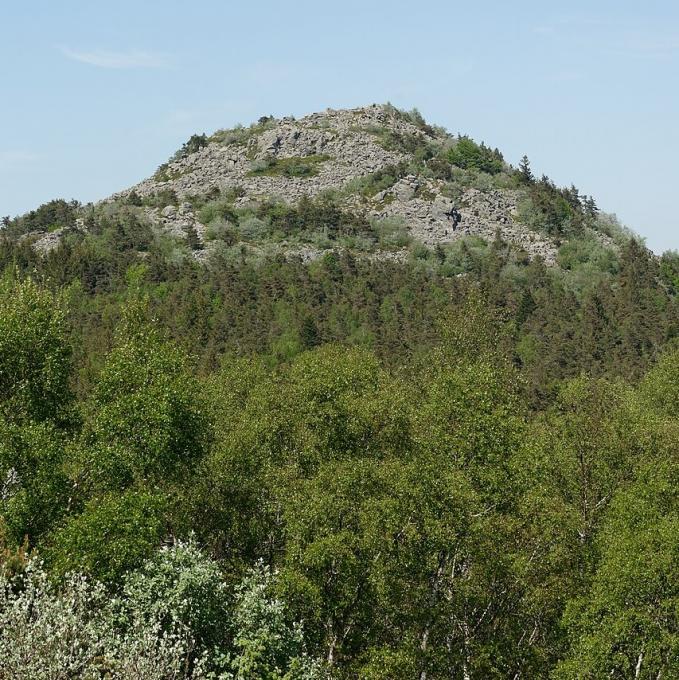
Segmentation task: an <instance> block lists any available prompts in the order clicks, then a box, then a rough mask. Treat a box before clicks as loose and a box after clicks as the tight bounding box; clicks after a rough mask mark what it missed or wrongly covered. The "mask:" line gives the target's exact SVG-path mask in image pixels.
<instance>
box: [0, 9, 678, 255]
mask: <svg viewBox="0 0 679 680" xmlns="http://www.w3.org/2000/svg"><path fill="white" fill-rule="evenodd" d="M0 26H2V27H3V29H4V30H3V31H2V38H0V215H16V214H20V213H23V212H25V211H27V210H30V209H32V208H35V207H37V206H38V205H39V204H41V203H43V202H45V201H47V200H50V199H52V198H67V199H70V198H76V199H78V200H80V201H82V202H87V201H94V200H98V199H101V198H104V197H106V196H108V195H109V194H111V193H113V192H115V191H118V190H120V189H123V188H126V187H128V186H130V185H132V184H134V183H136V182H138V181H140V180H141V179H143V178H145V177H148V176H149V175H151V174H152V173H153V172H154V171H155V169H156V168H157V166H158V165H160V164H161V163H162V162H164V161H165V160H167V158H168V157H169V156H170V155H171V154H172V153H173V152H174V151H175V150H176V149H177V148H178V147H180V146H181V144H182V143H183V142H184V141H186V140H187V139H188V137H190V136H191V134H193V133H201V132H207V133H210V132H212V131H214V130H216V129H219V128H227V127H232V126H233V125H235V124H236V123H243V124H249V123H250V122H252V121H255V120H256V119H257V118H259V117H260V116H262V115H275V116H277V117H278V116H284V115H294V116H298V117H299V116H303V115H305V114H307V113H311V112H313V111H320V110H323V109H325V108H328V107H330V108H345V107H355V106H363V105H368V104H372V103H384V102H387V101H390V102H391V103H392V104H394V105H396V106H398V107H399V108H405V109H411V108H414V107H416V108H418V109H419V110H420V112H421V113H422V114H423V115H424V117H425V118H426V119H427V121H429V122H431V123H434V124H437V125H441V126H443V127H445V128H447V129H448V130H449V131H450V132H452V133H462V134H468V135H470V136H472V137H473V138H474V139H476V140H477V141H485V142H486V143H487V144H489V145H491V146H493V147H498V148H499V149H500V150H501V151H502V152H503V154H504V156H505V159H506V160H507V161H509V162H510V163H512V164H514V165H517V164H518V161H519V159H520V158H521V157H522V156H523V155H524V154H527V155H528V157H529V158H530V160H531V165H532V168H533V170H534V172H535V174H537V175H542V174H543V173H545V174H547V175H549V177H551V178H552V179H553V180H554V181H555V182H557V184H560V185H565V184H567V185H570V184H571V183H573V184H575V185H576V186H577V187H578V188H579V189H580V191H581V192H582V193H585V194H591V195H593V196H594V197H595V199H596V200H597V202H598V204H599V206H600V207H601V208H602V209H603V210H605V211H607V212H613V213H615V214H617V216H618V218H619V219H620V220H621V221H622V222H623V223H624V224H626V225H627V226H629V227H631V228H632V229H633V230H634V231H636V232H637V233H638V234H640V235H641V236H643V237H644V238H645V239H646V243H647V245H648V246H649V247H650V248H652V249H653V250H654V251H656V252H658V253H660V252H662V251H664V250H667V249H679V209H678V207H677V196H678V194H679V181H678V180H679V170H678V168H679V125H678V123H679V87H678V85H679V3H677V2H676V0H662V1H654V0H646V2H636V1H634V2H633V1H631V0H616V1H609V0H588V1H587V2H585V1H583V0H569V2H561V3H549V2H544V0H542V1H541V2H537V1H532V0H526V1H523V0H514V2H506V0H504V1H500V0H488V1H485V2H484V0H476V2H473V3H472V2H469V1H466V2H457V1H456V0H447V1H428V0H419V1H418V2H413V0H409V1H408V2H402V1H401V0H389V1H382V0H378V1H376V2H369V0H363V1H356V0H341V1H340V0H335V1H334V2H324V1H323V0H315V1H307V0H302V1H299V2H295V0H290V1H289V2H285V3H284V2H280V1H279V2H273V1H271V0H259V1H258V2H248V3H246V2H228V1H226V0H225V1H222V2H219V1H217V0H193V1H192V2H187V1H181V2H179V1H176V0H163V1H162V2H160V1H157V0H146V1H142V0H136V2H130V1H129V0H116V1H115V2H103V1H102V2H94V1H92V0H90V1H87V2H84V1H76V0H72V1H71V0H60V1H59V2H55V1H54V0H51V1H45V0H31V2H13V1H12V0H0Z"/></svg>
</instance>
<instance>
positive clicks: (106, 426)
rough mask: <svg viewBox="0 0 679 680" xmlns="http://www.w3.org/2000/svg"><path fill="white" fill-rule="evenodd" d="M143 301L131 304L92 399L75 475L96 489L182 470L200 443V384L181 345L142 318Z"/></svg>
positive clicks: (202, 444)
mask: <svg viewBox="0 0 679 680" xmlns="http://www.w3.org/2000/svg"><path fill="white" fill-rule="evenodd" d="M145 306H146V305H145V303H144V302H143V301H132V302H130V303H129V305H128V308H127V310H126V312H125V318H124V319H123V322H122V323H121V325H120V327H119V328H118V331H117V343H116V347H115V348H114V349H113V350H112V352H111V353H110V354H109V356H108V357H107V359H106V363H105V364H104V367H103V369H102V371H101V373H100V375H99V377H98V379H97V382H96V386H95V390H94V394H93V398H92V402H91V404H90V405H89V409H88V411H89V413H88V417H87V422H86V424H85V429H84V434H83V438H82V442H81V449H80V450H81V454H80V457H81V472H80V474H81V475H82V477H83V478H84V479H86V480H87V482H88V485H90V486H93V487H94V488H104V489H105V488H115V489H122V488H125V487H126V486H128V485H130V484H132V483H133V482H135V481H141V480H148V479H149V478H153V477H154V476H159V475H161V474H162V475H168V474H172V472H173V471H177V470H178V469H182V470H185V469H186V468H187V466H190V465H191V464H192V463H193V462H195V461H196V460H197V459H199V458H200V457H201V455H202V454H203V452H204V450H205V445H206V436H207V434H208V430H207V422H206V418H205V412H204V410H203V408H202V405H201V397H200V389H199V384H198V382H197V380H196V379H195V378H194V377H193V376H192V375H191V374H190V372H189V370H188V366H187V359H186V357H185V356H184V354H183V353H182V352H181V351H180V350H179V348H178V347H177V346H176V345H174V344H173V343H171V342H167V341H164V340H163V339H162V337H161V334H160V332H159V331H158V329H156V328H154V327H153V325H152V324H150V323H149V322H147V321H146V319H145V318H144V317H145Z"/></svg>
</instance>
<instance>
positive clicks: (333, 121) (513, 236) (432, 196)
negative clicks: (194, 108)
mask: <svg viewBox="0 0 679 680" xmlns="http://www.w3.org/2000/svg"><path fill="white" fill-rule="evenodd" d="M385 135H391V136H392V137H393V136H396V137H397V138H399V136H400V139H407V138H417V139H418V140H419V141H421V142H429V143H434V144H443V145H445V144H448V143H449V138H448V137H447V136H446V135H445V133H443V132H441V131H435V130H432V129H431V128H427V127H421V126H418V125H416V124H414V123H413V122H411V120H410V119H408V118H407V117H405V116H401V115H398V114H397V113H395V111H394V109H392V108H391V107H389V106H376V105H373V106H369V107H365V108H358V109H350V110H339V111H335V110H332V109H327V110H326V111H323V112H320V113H314V114H311V115H309V116H306V117H304V118H302V119H300V120H295V119H293V118H289V117H288V118H282V119H279V120H274V119H271V120H267V121H266V122H263V123H262V124H260V125H258V126H254V127H252V128H248V129H242V130H240V132H239V134H235V133H234V134H231V133H229V134H227V133H224V134H223V135H221V136H220V133H217V134H216V135H215V136H214V137H213V141H211V142H210V143H209V144H208V145H207V146H205V147H203V148H201V149H200V150H198V151H197V152H195V153H192V154H190V155H188V156H186V157H185V158H181V159H179V160H176V161H173V162H170V163H169V164H168V165H167V167H166V169H165V172H164V173H163V174H162V181H159V180H158V179H157V178H153V177H152V178H150V179H147V180H145V181H143V182H141V183H139V184H137V185H136V186H134V187H132V188H131V189H129V190H127V191H124V192H121V193H120V194H116V195H114V196H113V197H112V198H117V197H121V196H126V195H128V194H129V193H130V192H131V191H135V192H136V194H137V195H139V196H141V197H144V196H150V195H153V194H156V193H158V192H159V191H161V190H164V189H171V190H173V191H174V192H175V193H176V195H177V196H178V197H179V199H180V201H183V202H182V203H181V204H180V205H179V206H178V207H175V206H167V207H166V208H163V209H162V211H158V210H149V209H147V214H148V216H149V218H150V219H151V220H152V222H153V223H154V224H156V225H157V226H158V227H159V228H161V229H163V230H164V231H166V233H168V234H171V235H173V236H176V237H178V238H186V234H187V232H188V231H189V230H191V229H195V231H196V233H197V234H198V237H199V239H200V241H201V242H203V241H204V234H205V227H204V226H203V225H202V224H200V223H199V222H198V221H197V220H196V217H195V215H194V214H193V212H192V211H191V204H190V203H188V202H187V201H186V200H185V199H186V198H187V197H189V196H191V195H204V194H206V193H208V192H210V191H211V190H213V189H215V188H217V189H219V190H229V189H236V188H237V189H238V190H239V192H240V193H241V194H242V196H241V198H239V199H237V205H247V204H249V203H252V202H258V201H261V200H263V199H266V198H272V199H279V200H283V201H286V202H289V203H294V202H297V201H298V200H299V199H301V198H302V197H303V196H309V197H313V196H316V195H318V194H320V193H322V192H324V191H327V190H333V191H335V192H339V195H340V196H341V197H342V200H343V201H344V203H345V205H346V206H347V207H349V208H351V209H352V210H355V211H361V212H364V213H365V214H366V215H367V216H369V217H371V218H375V219H380V218H389V217H401V218H403V219H404V220H405V222H406V224H407V226H408V228H409V230H410V232H411V235H412V236H413V237H414V238H415V239H416V240H419V241H421V242H423V243H424V244H426V245H436V244H440V243H446V242H451V241H453V240H455V239H457V238H460V237H461V236H464V235H470V234H472V235H477V236H480V237H482V238H484V239H486V240H492V239H494V238H495V236H496V234H499V235H500V236H501V237H502V238H503V239H506V240H508V241H511V242H512V243H514V244H516V245H518V246H519V247H521V248H523V249H525V250H526V251H527V252H528V253H529V254H531V255H532V256H540V257H542V258H544V260H545V261H546V262H547V263H548V264H554V263H555V261H556V252H557V244H556V243H555V242H554V241H553V240H552V239H550V238H549V237H548V236H546V235H544V234H540V233H537V232H535V231H532V230H530V229H528V228H527V227H526V226H525V225H522V224H520V223H519V222H517V220H516V206H517V202H518V199H519V193H520V192H518V191H512V190H508V189H502V190H500V189H490V190H487V191H480V190H478V189H471V188H468V189H467V190H466V191H464V193H463V194H462V196H461V198H459V199H458V201H457V202H456V201H454V200H453V199H452V198H450V197H449V196H447V195H446V187H445V183H444V182H442V181H440V180H431V179H428V178H427V177H424V176H418V175H414V174H410V175H407V176H406V177H403V178H401V179H399V180H398V181H397V182H396V183H395V184H394V185H393V186H392V187H390V188H388V189H385V190H384V191H381V192H379V193H378V194H377V195H375V196H373V197H372V198H370V199H366V198H365V197H364V196H362V195H359V194H357V193H355V192H351V191H349V190H348V189H347V187H348V185H349V183H350V182H352V180H356V179H357V178H361V177H365V176H366V175H369V174H371V173H374V172H375V171H378V170H383V169H385V168H387V167H388V166H394V165H397V164H399V163H401V162H410V161H412V155H411V154H410V153H406V152H405V151H403V150H402V149H403V148H408V147H407V145H406V146H399V144H395V145H393V144H387V145H385V144H384V137H385ZM305 158H307V159H309V160H308V161H307V163H308V166H309V168H310V170H309V172H308V174H306V175H305V176H288V175H294V174H295V173H287V174H286V173H285V172H277V171H276V167H279V168H280V167H283V166H284V164H283V163H281V161H282V160H284V159H295V162H296V163H299V164H304V163H305ZM277 164H278V165H277ZM262 168H264V169H265V170H266V172H263V171H262ZM271 168H273V170H270V169H271ZM255 169H259V171H258V172H253V170H255Z"/></svg>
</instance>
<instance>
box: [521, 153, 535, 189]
mask: <svg viewBox="0 0 679 680" xmlns="http://www.w3.org/2000/svg"><path fill="white" fill-rule="evenodd" d="M519 176H520V178H521V181H522V182H523V183H524V184H533V182H535V177H534V176H533V171H532V170H531V169H530V161H529V160H528V156H526V155H524V156H523V157H522V158H521V160H520V161H519Z"/></svg>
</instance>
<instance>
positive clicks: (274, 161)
mask: <svg viewBox="0 0 679 680" xmlns="http://www.w3.org/2000/svg"><path fill="white" fill-rule="evenodd" d="M328 160H330V156H326V155H323V154H316V155H313V156H292V157H290V158H276V157H273V158H267V159H264V160H261V161H255V162H254V163H253V167H252V169H251V170H250V172H249V173H248V177H313V176H314V175H317V174H318V166H319V165H320V164H321V163H325V162H326V161H328Z"/></svg>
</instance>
